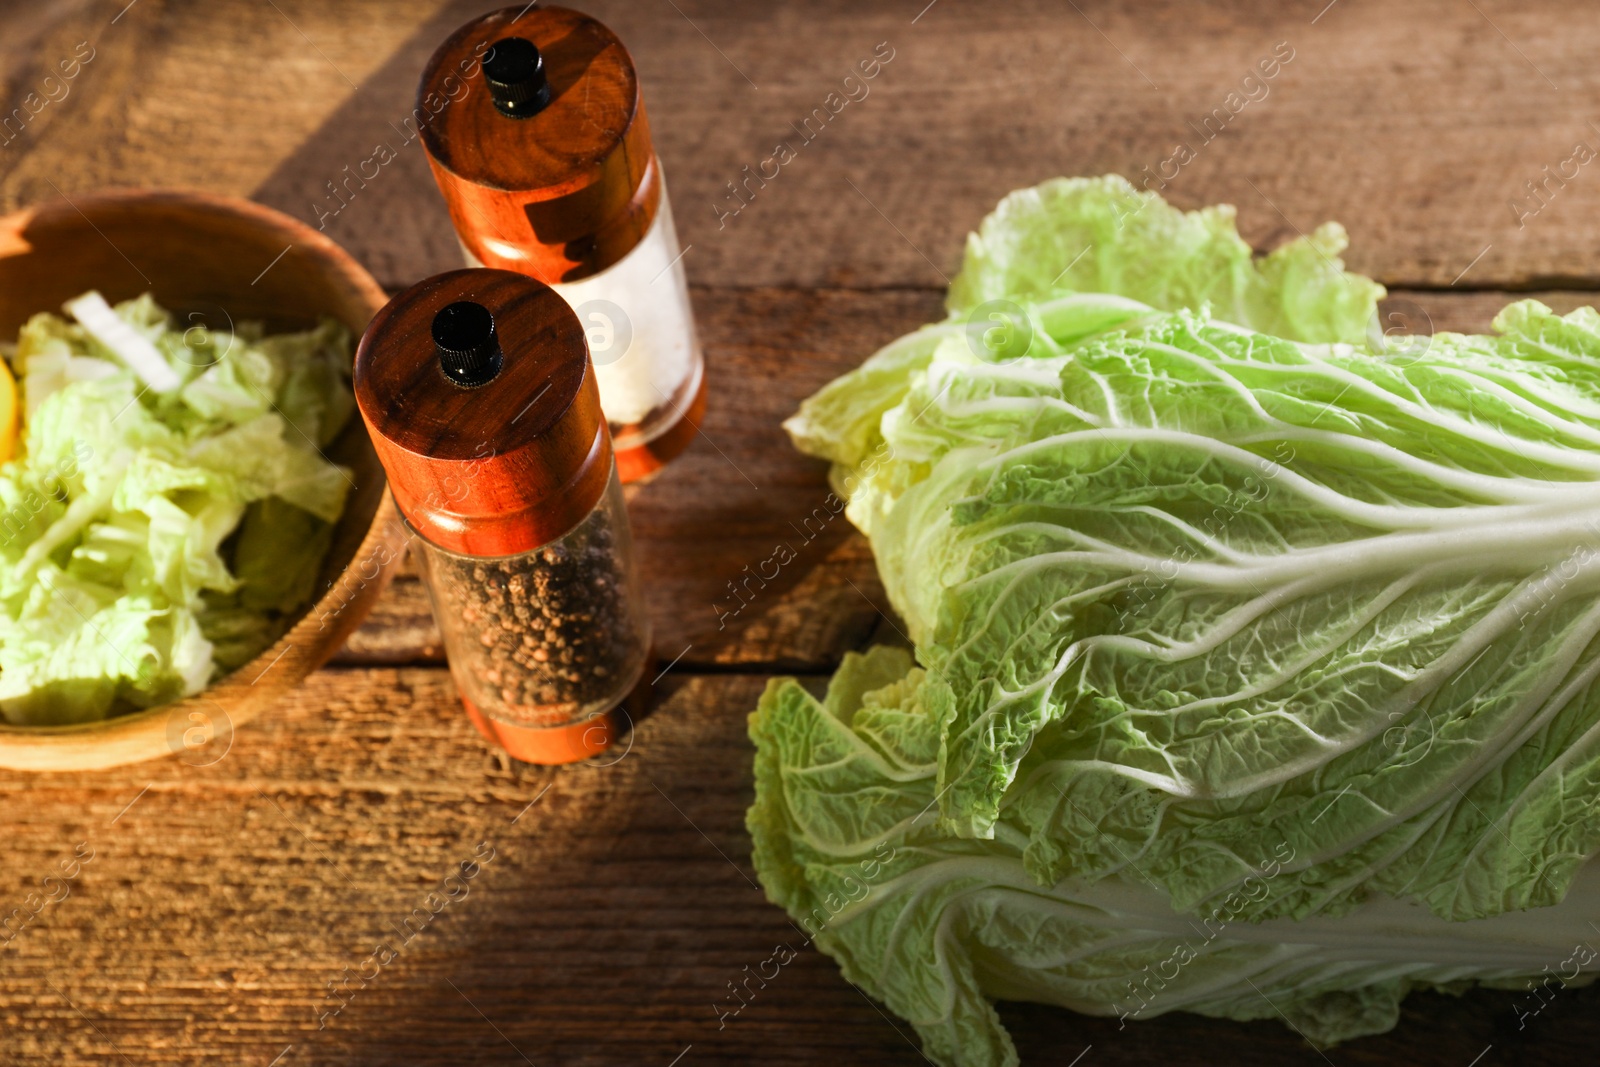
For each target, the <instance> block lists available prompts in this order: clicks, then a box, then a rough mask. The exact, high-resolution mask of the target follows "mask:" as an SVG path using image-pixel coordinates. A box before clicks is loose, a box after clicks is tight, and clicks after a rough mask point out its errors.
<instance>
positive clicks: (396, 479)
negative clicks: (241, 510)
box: [355, 270, 650, 763]
mask: <svg viewBox="0 0 1600 1067" xmlns="http://www.w3.org/2000/svg"><path fill="white" fill-rule="evenodd" d="M355 393H356V402H357V404H358V405H359V407H360V409H361V417H362V418H363V419H364V420H365V421H366V424H367V429H368V430H369V431H370V433H371V437H372V443H373V446H374V448H375V449H376V450H377V453H378V458H379V459H380V460H381V461H382V463H383V467H384V470H385V471H386V472H387V474H388V477H389V489H390V492H391V493H392V494H393V496H394V501H395V503H396V505H398V507H399V509H400V512H401V515H402V516H403V518H404V519H405V522H406V524H407V526H408V528H409V530H410V531H411V533H412V534H413V535H414V537H413V541H412V545H413V550H414V558H415V559H416V560H417V561H418V564H419V566H420V569H421V571H422V574H423V578H424V580H425V581H426V583H427V587H428V593H429V597H430V599H431V600H432V603H433V613H434V617H435V618H436V619H437V620H438V624H439V630H440V632H441V633H442V634H443V637H444V645H445V652H446V654H447V655H448V657H449V660H450V670H451V673H452V675H453V676H454V677H455V681H456V685H457V687H458V688H459V689H460V691H461V699H462V703H464V704H465V705H466V710H467V715H468V716H469V717H470V718H471V719H472V721H473V723H475V724H476V725H477V727H478V729H479V730H480V731H481V732H482V733H483V734H484V736H486V737H488V738H489V739H490V740H492V741H494V742H496V743H497V744H499V745H501V746H502V747H503V748H505V750H506V751H507V752H509V753H510V754H511V755H512V756H515V757H516V758H518V759H520V760H524V761H527V762H530V763H568V762H572V761H575V760H580V759H584V758H586V757H588V756H591V755H594V754H595V753H598V752H600V751H602V750H604V749H605V748H606V747H607V746H608V745H610V744H611V742H612V740H613V739H614V737H615V735H616V733H617V726H618V723H617V722H616V721H615V719H614V717H613V709H614V708H615V707H616V706H617V705H618V704H619V703H621V702H622V701H623V699H624V698H625V697H626V696H627V695H628V694H629V692H630V691H631V690H632V689H633V688H634V686H635V684H636V683H637V682H638V680H639V678H640V675H641V673H642V672H643V670H644V664H645V659H646V657H647V655H648V650H649V644H650V642H649V629H648V624H647V622H646V616H645V613H644V608H643V604H642V600H641V596H640V589H639V582H638V575H637V571H636V569H635V567H634V562H633V549H632V543H631V539H630V536H629V530H628V516H627V512H626V511H625V510H624V508H623V503H622V488H621V483H620V481H619V480H618V476H617V468H616V463H615V460H614V458H613V453H612V445H611V434H610V431H609V430H608V428H607V426H606V421H605V419H604V418H603V417H602V416H601V413H600V397H599V391H598V390H597V388H596V384H595V375H594V370H593V367H592V366H591V364H590V360H589V355H588V351H587V348H586V345H585V340H584V331H583V328H582V327H581V326H580V325H579V323H578V319H577V316H576V315H575V314H574V313H573V311H572V309H571V308H570V307H569V306H568V305H567V303H566V301H564V300H563V299H562V298H561V297H560V296H558V295H557V294H556V293H555V292H553V291H552V290H551V289H550V287H548V286H546V285H544V284H542V283H540V282H537V281H535V280H533V279H532V278H529V277H528V276H526V275H524V274H518V273H514V272H511V271H503V270H460V271H453V272H451V273H448V274H441V275H437V276H435V277H432V278H429V279H427V280H426V281H423V282H419V283H418V284H416V285H414V286H412V287H411V288H410V289H408V290H406V291H405V292H403V293H401V294H400V295H399V296H397V297H395V298H394V299H393V300H391V301H390V302H389V303H388V305H387V306H385V307H384V308H383V310H382V311H380V312H378V314H377V316H376V317H375V318H374V319H373V320H372V323H371V325H370V326H368V327H367V331H366V334H365V335H364V336H363V337H362V338H361V344H360V346H359V347H358V348H357V351H356V364H355Z"/></svg>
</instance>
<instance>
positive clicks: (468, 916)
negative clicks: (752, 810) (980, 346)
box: [0, 668, 1600, 1067]
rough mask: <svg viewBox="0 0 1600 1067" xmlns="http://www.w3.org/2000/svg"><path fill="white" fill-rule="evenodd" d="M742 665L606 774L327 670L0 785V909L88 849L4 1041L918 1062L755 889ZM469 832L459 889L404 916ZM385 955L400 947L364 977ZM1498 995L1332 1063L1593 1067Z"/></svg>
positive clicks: (1466, 1001)
mask: <svg viewBox="0 0 1600 1067" xmlns="http://www.w3.org/2000/svg"><path fill="white" fill-rule="evenodd" d="M763 684H764V679H763V678H762V677H759V676H744V675H728V676H720V677H715V678H698V679H692V680H689V681H687V682H683V683H680V682H677V681H674V680H670V679H669V680H667V681H665V682H663V683H662V686H661V690H662V692H661V694H660V700H659V704H658V706H657V708H656V710H655V712H654V713H653V714H652V715H651V716H650V717H648V718H647V719H645V720H644V721H643V722H642V723H641V724H640V725H639V727H638V728H637V730H636V731H635V735H634V739H633V744H632V745H631V747H629V746H626V745H621V746H619V748H618V749H617V750H616V751H615V752H614V753H612V754H611V755H610V756H609V757H607V758H608V759H610V760H614V761H615V762H614V763H613V764H612V765H610V766H604V767H600V766H587V765H580V766H573V767H567V768H561V769H533V768H515V767H507V766H505V765H503V764H502V763H500V762H499V761H497V760H496V759H495V758H494V757H492V756H491V755H489V754H488V753H487V752H486V751H485V749H484V747H483V746H482V744H481V743H480V742H479V740H478V738H477V735H476V734H475V732H474V731H473V730H472V728H471V726H470V725H468V723H467V722H466V720H465V718H464V717H463V716H462V715H461V714H460V712H459V709H458V707H457V705H456V698H455V693H454V689H453V687H452V686H451V685H450V683H449V681H448V679H447V677H446V675H445V673H444V672H443V671H442V670H439V669H435V668H422V669H404V670H387V669H347V670H329V671H323V672H321V673H320V674H317V675H315V676H314V677H313V679H312V680H311V681H310V682H309V683H308V684H307V685H306V686H305V687H304V688H303V689H301V690H300V691H298V692H297V693H296V694H295V696H294V697H293V699H292V700H291V701H289V702H288V703H287V704H286V705H285V706H284V707H283V709H282V710H281V713H280V714H278V715H274V716H268V717H264V718H262V719H259V720H257V721H256V722H255V723H253V724H252V725H251V726H250V727H249V728H247V729H245V730H242V731H240V732H239V733H238V734H237V735H236V737H235V739H234V742H233V746H232V749H231V751H228V752H227V753H226V754H223V755H221V757H220V758H218V759H217V760H216V762H214V763H211V764H209V765H208V766H185V765H183V764H181V763H179V762H177V761H169V762H166V763H158V764H151V765H146V766H142V767H129V768H121V769H117V770H114V771H110V772H106V773H101V774H93V775H89V774H60V775H45V776H38V777H33V778H26V779H15V778H7V779H4V780H3V781H0V790H3V792H0V798H3V803H5V805H6V806H7V808H8V809H9V810H11V811H16V810H17V808H18V807H19V806H20V805H22V804H24V803H25V804H26V805H27V806H28V809H29V812H30V817H29V818H28V819H26V820H15V821H14V822H13V824H12V825H11V826H10V827H8V830H9V833H8V835H7V836H8V841H7V846H6V849H7V854H8V856H7V864H6V867H5V872H4V875H3V877H0V902H5V908H6V909H7V910H9V909H10V908H12V907H15V906H19V905H20V904H21V903H22V901H23V900H24V898H25V897H26V895H27V893H28V892H29V891H30V890H32V891H37V890H38V888H39V882H40V879H41V878H42V877H43V876H44V875H45V874H47V873H49V872H50V871H51V870H53V869H54V866H55V864H56V863H57V862H58V861H59V860H60V859H61V858H62V857H64V856H69V855H71V854H72V853H73V851H74V848H75V846H77V845H79V844H80V843H82V844H84V845H85V846H86V847H87V848H88V849H89V850H92V853H93V858H92V860H90V861H89V862H88V863H86V864H83V865H82V867H81V870H80V871H79V873H78V876H77V877H76V879H74V880H72V881H71V883H70V886H71V892H70V895H68V896H66V897H65V899H62V900H60V901H59V902H57V903H53V904H49V905H47V906H46V907H45V908H44V910H42V911H41V912H40V914H39V915H38V916H37V917H36V918H34V919H33V921H32V922H31V923H30V924H29V925H27V926H26V927H25V928H23V929H21V930H20V932H19V933H18V934H17V936H15V937H14V938H13V939H12V940H11V941H10V942H9V943H8V944H7V945H5V946H4V948H3V951H4V953H5V954H6V956H5V967H4V972H3V980H0V1060H3V1061H4V1062H6V1063H8V1064H36V1063H37V1064H44V1063H51V1064H67V1065H70V1064H87V1063H95V1064H98V1063H110V1062H118V1063H131V1064H175V1063H195V1064H198V1063H208V1064H209V1063H244V1064H257V1065H266V1064H269V1063H273V1062H274V1058H275V1057H278V1056H280V1055H281V1056H282V1058H281V1059H279V1060H276V1063H277V1065H278V1067H294V1065H305V1064H319V1065H320V1064H329V1065H345V1064H348V1065H352V1067H354V1065H358V1064H359V1065H371V1064H411V1065H440V1067H445V1065H458V1064H519V1063H522V1062H523V1059H522V1057H524V1056H525V1057H526V1058H527V1060H528V1061H530V1062H533V1063H536V1064H541V1065H543V1064H564V1065H566V1064H583V1065H618V1064H638V1063H645V1064H656V1065H658V1067H666V1065H668V1064H670V1063H671V1062H673V1059H674V1057H676V1056H678V1055H679V1054H680V1053H682V1052H683V1051H684V1050H685V1049H686V1048H688V1047H689V1046H691V1045H692V1046H693V1048H692V1051H690V1052H689V1053H688V1054H687V1055H686V1056H685V1057H684V1059H683V1060H682V1061H681V1062H682V1063H692V1064H727V1065H745V1064H750V1063H758V1062H759V1063H771V1064H794V1065H801V1064H815V1063H819V1062H829V1061H834V1062H844V1063H851V1064H862V1065H884V1067H888V1065H902V1064H903V1065H911V1064H918V1063H922V1062H923V1061H922V1059H921V1058H920V1055H919V1054H918V1053H917V1051H916V1050H915V1049H914V1048H913V1046H912V1045H911V1043H910V1041H909V1035H910V1031H909V1028H907V1027H906V1026H905V1024H904V1023H901V1022H898V1021H897V1020H893V1019H891V1018H889V1017H886V1016H885V1015H883V1014H881V1013H880V1009H879V1008H878V1007H877V1006H875V1005H874V1004H872V1003H871V1002H870V1001H869V1000H867V999H866V998H865V997H864V996H863V995H862V994H861V993H860V992H858V991H857V990H854V989H852V988H851V987H850V986H849V985H847V984H846V983H845V982H844V981H843V980H842V979H841V978H840V977H839V974H838V970H837V968H836V967H835V966H834V965H833V963H832V962H831V961H829V960H827V959H825V958H823V957H821V956H819V955H818V954H817V953H816V952H815V951H814V950H811V949H809V948H807V947H805V946H804V945H803V944H802V943H801V942H802V941H803V938H802V937H801V935H799V934H798V933H797V932H796V931H795V930H794V928H793V927H792V926H790V925H789V923H788V921H787V919H786V917H785V916H784V915H783V913H782V912H781V911H780V910H778V909H777V908H775V907H773V906H771V905H770V904H768V903H766V902H765V900H764V899H763V897H762V894H761V892H760V891H759V889H758V888H757V887H756V886H755V885H754V884H753V878H754V875H753V871H752V870H751V868H750V864H749V859H748V839H747V837H746V836H745V833H744V829H743V815H744V809H745V807H746V805H747V804H748V803H749V800H750V783H749V778H748V773H747V764H748V759H749V744H748V741H747V740H746V738H745V736H744V729H745V727H744V716H745V713H746V712H747V711H748V710H749V709H750V708H751V707H752V706H753V705H754V703H755V700H756V698H757V696H758V694H759V692H760V690H761V687H762V685H763ZM213 755H214V754H213ZM485 842H486V843H487V844H488V846H489V847H490V848H492V849H493V858H492V859H491V860H489V861H488V862H484V863H482V864H480V867H481V869H480V870H479V871H478V872H476V876H475V877H473V878H472V879H470V880H469V881H467V882H466V883H465V885H466V894H465V896H462V895H461V890H460V889H458V888H456V887H455V886H451V887H450V891H451V892H453V893H455V895H456V896H457V898H458V899H456V900H455V901H453V902H451V903H449V904H448V905H446V906H443V907H442V908H440V910H439V911H438V914H437V916H436V917H434V918H431V919H429V920H428V921H426V922H422V921H421V920H420V919H419V920H414V922H415V925H414V926H412V927H410V928H406V927H405V926H404V925H403V924H404V923H405V921H406V919H407V918H408V917H410V916H413V915H414V914H415V909H417V908H419V907H423V908H426V907H429V905H428V903H427V897H428V894H429V893H430V892H435V891H437V890H439V887H440V885H441V882H442V881H443V880H444V879H445V878H446V876H447V875H450V874H451V873H452V872H457V871H459V864H460V863H461V862H462V861H467V860H471V859H473V857H474V855H475V853H477V854H479V855H482V854H483V853H481V852H480V851H479V847H480V843H485ZM58 895H59V894H58ZM436 905H437V902H435V906H436ZM396 927H400V928H401V931H404V930H406V929H411V930H414V929H416V928H417V927H421V928H422V929H423V932H422V933H420V934H418V935H416V936H415V937H414V938H413V939H412V940H410V941H409V942H404V935H403V933H402V932H397V930H396ZM380 942H382V943H384V944H387V945H389V946H390V947H391V948H393V949H396V950H397V951H398V956H397V958H395V959H393V960H392V961H391V962H389V963H388V964H387V965H386V966H382V967H378V966H376V965H375V964H373V963H369V962H367V961H368V960H369V958H370V957H371V955H372V953H373V952H374V950H375V948H376V946H377V945H378V944H379V943H380ZM402 942H404V943H402ZM783 943H786V944H789V945H790V946H791V947H792V948H794V949H796V950H798V951H799V952H800V955H799V956H798V958H797V959H796V960H795V961H794V962H793V963H791V964H790V965H788V966H786V967H785V968H784V969H783V970H782V971H781V973H780V975H779V977H778V978H776V979H774V980H773V981H772V982H771V983H770V985H769V988H768V989H766V990H763V991H761V993H760V994H759V995H758V997H757V998H756V999H755V1000H753V1001H752V1002H751V1003H750V1005H749V1006H748V1007H747V1008H745V1009H744V1010H743V1011H741V1012H740V1013H739V1014H737V1015H735V1016H731V1017H729V1018H726V1019H725V1020H719V1015H718V1012H717V1011H716V1009H715V1007H714V1005H717V1004H719V1003H720V1004H721V1005H722V1007H723V1008H724V1010H726V1008H727V1007H728V1006H729V1004H730V1003H731V1002H730V1001H729V1000H728V999H727V998H728V997H729V994H728V991H727V983H728V982H730V981H738V980H739V979H740V978H741V977H742V974H743V968H744V967H746V966H751V967H754V966H755V965H756V964H758V963H759V962H760V961H762V960H764V959H766V958H767V957H769V956H770V955H771V954H772V951H773V949H774V946H776V945H778V944H783ZM346 968H350V969H351V970H352V972H353V973H354V974H355V977H353V978H351V977H348V976H347V972H346ZM363 972H364V973H365V974H366V975H367V976H368V978H367V980H366V981H365V982H362V981H361V978H360V975H361V974H362V973H363ZM330 981H331V982H334V983H335V985H336V987H341V986H343V987H345V988H344V993H345V995H344V996H342V997H341V998H338V999H335V1000H329V999H328V998H327V996H326V991H327V984H328V983H329V982H330ZM346 983H347V985H346ZM341 999H342V1000H343V1001H345V1004H344V1006H343V1008H342V1010H340V1011H339V1013H338V1014H337V1015H332V1016H329V1017H327V1018H326V1019H321V1017H322V1016H323V1013H324V1012H328V1011H331V1009H332V1008H333V1007H337V1006H338V1005H339V1000H341ZM1514 1000H1515V997H1514V995H1513V994H1509V993H1488V992H1479V993H1473V994H1470V995H1469V996H1467V997H1465V998H1463V999H1459V1000H1458V999H1454V998H1449V997H1441V996H1422V997H1414V998H1412V999H1411V1000H1410V1001H1408V1002H1407V1005H1406V1008H1405V1019H1404V1021H1403V1023H1402V1025H1401V1026H1400V1028H1399V1029H1398V1030H1396V1031H1395V1032H1394V1033H1393V1034H1391V1035H1388V1036H1385V1037H1380V1038H1369V1039H1364V1040H1361V1041H1357V1042H1353V1043H1351V1044H1349V1045H1346V1046H1342V1047H1340V1048H1337V1049H1334V1050H1332V1051H1331V1052H1330V1053H1329V1058H1330V1061H1331V1062H1333V1063H1336V1064H1338V1065H1339V1067H1350V1065H1356V1064H1383V1063H1405V1064H1419V1065H1429V1067H1432V1065H1437V1067H1466V1065H1467V1064H1469V1063H1471V1062H1472V1059H1473V1057H1474V1056H1476V1055H1478V1054H1479V1053H1480V1052H1482V1051H1483V1049H1484V1047H1485V1046H1486V1045H1489V1044H1493V1045H1494V1046H1495V1058H1494V1059H1492V1060H1486V1061H1485V1062H1494V1063H1502V1064H1504V1063H1534V1062H1537V1063H1573V1064H1576V1063H1587V1062H1592V1051H1591V1050H1592V1044H1591V1042H1592V1037H1593V1026H1592V1022H1590V1021H1588V1019H1586V1018H1585V1017H1586V1016H1591V1017H1592V1015H1591V1013H1592V1012H1593V1011H1594V1010H1595V1008H1596V1007H1600V994H1597V992H1596V991H1595V990H1593V989H1591V990H1583V991H1572V992H1564V993H1562V994H1561V995H1560V997H1559V998H1558V1000H1557V1001H1556V1002H1555V1003H1554V1004H1553V1005H1552V1006H1551V1007H1550V1008H1549V1009H1547V1011H1546V1013H1544V1014H1543V1015H1541V1016H1540V1017H1539V1018H1538V1019H1537V1020H1535V1021H1534V1022H1533V1023H1532V1024H1530V1026H1529V1027H1528V1028H1527V1029H1526V1030H1523V1031H1518V1030H1517V1028H1516V1018H1515V1015H1514V1014H1513V1011H1512V1007H1511V1005H1512V1003H1513V1001H1514ZM1002 1014H1003V1016H1004V1017H1005V1019H1006V1021H1007V1023H1008V1024H1009V1025H1011V1026H1012V1027H1013V1029H1014V1031H1015V1032H1016V1034H1017V1036H1018V1039H1019V1043H1020V1044H1021V1045H1022V1048H1023V1052H1024V1057H1025V1059H1024V1062H1025V1063H1028V1064H1032V1065H1044V1064H1055V1065H1060V1067H1065V1065H1067V1064H1070V1063H1073V1062H1076V1061H1075V1057H1076V1056H1078V1055H1079V1054H1080V1053H1081V1052H1082V1051H1083V1049H1084V1048H1085V1046H1088V1045H1093V1052H1092V1053H1091V1055H1092V1057H1093V1059H1092V1062H1094V1063H1099V1064H1106V1065H1114V1064H1128V1065H1132V1064H1147V1063H1151V1062H1174V1063H1183V1064H1191V1063H1195V1064H1197V1063H1211V1062H1227V1063H1230V1064H1233V1063H1243V1064H1252V1065H1254V1064H1260V1065H1272V1067H1284V1065H1296V1064H1304V1065H1308V1067H1310V1065H1317V1064H1321V1063H1322V1062H1323V1060H1322V1059H1321V1057H1319V1055H1318V1054H1317V1053H1316V1052H1314V1051H1313V1050H1311V1049H1310V1048H1309V1047H1308V1046H1306V1045H1305V1044H1304V1043H1303V1042H1302V1041H1301V1040H1300V1039H1299V1038H1298V1037H1296V1036H1295V1035H1294V1034H1293V1033H1292V1032H1291V1031H1290V1030H1289V1029H1288V1028H1287V1027H1284V1026H1282V1025H1280V1024H1278V1023H1276V1022H1262V1023H1255V1024H1250V1025H1239V1024H1233V1023H1223V1022H1214V1021H1208V1020H1200V1019H1196V1018H1192V1017H1188V1016H1173V1017H1167V1018H1163V1019H1157V1020H1154V1021H1151V1022H1141V1023H1136V1024H1134V1025H1131V1026H1129V1027H1128V1028H1127V1029H1125V1030H1121V1031H1119V1030H1118V1028H1117V1024H1116V1022H1115V1021H1114V1020H1103V1019H1087V1018H1082V1017H1079V1016H1075V1015H1072V1014H1070V1013H1066V1012H1062V1011H1059V1010H1051V1009H1044V1008H1033V1007H1027V1006H1020V1005H1016V1006H1007V1007H1006V1008H1004V1009H1003V1013H1002ZM319 1019H321V1021H323V1022H324V1023H325V1025H324V1026H323V1027H322V1028H320V1029H319V1025H318V1024H319ZM719 1023H720V1025H719ZM519 1052H520V1055H519ZM1082 1062H1084V1063H1088V1062H1091V1061H1090V1060H1089V1059H1088V1058H1085V1060H1084V1061H1082Z"/></svg>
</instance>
